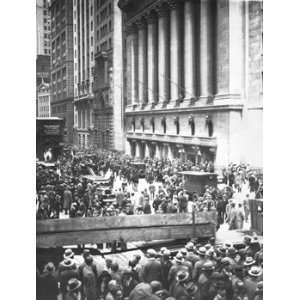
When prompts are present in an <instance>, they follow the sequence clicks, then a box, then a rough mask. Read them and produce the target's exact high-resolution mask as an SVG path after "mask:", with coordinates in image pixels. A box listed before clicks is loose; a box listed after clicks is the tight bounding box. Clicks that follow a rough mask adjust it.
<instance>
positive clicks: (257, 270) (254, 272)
mask: <svg viewBox="0 0 300 300" xmlns="http://www.w3.org/2000/svg"><path fill="white" fill-rule="evenodd" d="M248 274H249V275H250V276H253V277H259V276H261V275H262V268H261V267H259V266H252V267H251V268H250V270H249V271H248Z"/></svg>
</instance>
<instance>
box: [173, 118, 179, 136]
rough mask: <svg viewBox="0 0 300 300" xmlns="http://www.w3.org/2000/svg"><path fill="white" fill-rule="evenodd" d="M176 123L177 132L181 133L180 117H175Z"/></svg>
mask: <svg viewBox="0 0 300 300" xmlns="http://www.w3.org/2000/svg"><path fill="white" fill-rule="evenodd" d="M174 124H175V126H176V134H179V132H180V124H179V118H178V117H175V118H174Z"/></svg>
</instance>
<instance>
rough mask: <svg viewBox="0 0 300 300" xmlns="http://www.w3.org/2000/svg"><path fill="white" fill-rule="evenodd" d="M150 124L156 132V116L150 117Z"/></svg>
mask: <svg viewBox="0 0 300 300" xmlns="http://www.w3.org/2000/svg"><path fill="white" fill-rule="evenodd" d="M150 125H151V127H152V133H154V132H155V122H154V118H153V117H152V118H151V119H150Z"/></svg>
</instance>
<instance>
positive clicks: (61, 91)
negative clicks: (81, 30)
mask: <svg viewBox="0 0 300 300" xmlns="http://www.w3.org/2000/svg"><path fill="white" fill-rule="evenodd" d="M50 10H51V115H52V116H54V117H60V118H63V119H64V120H65V142H66V143H72V142H73V126H74V109H73V100H74V70H73V51H74V50H73V1H72V0H52V1H51V4H50Z"/></svg>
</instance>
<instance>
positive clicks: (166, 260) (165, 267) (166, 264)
mask: <svg viewBox="0 0 300 300" xmlns="http://www.w3.org/2000/svg"><path fill="white" fill-rule="evenodd" d="M170 256H171V252H170V250H168V249H167V248H166V249H164V250H163V251H162V252H161V259H160V264H161V275H162V285H163V288H165V289H166V290H169V282H168V275H169V272H170V269H171V267H172V262H171V261H170Z"/></svg>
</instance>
